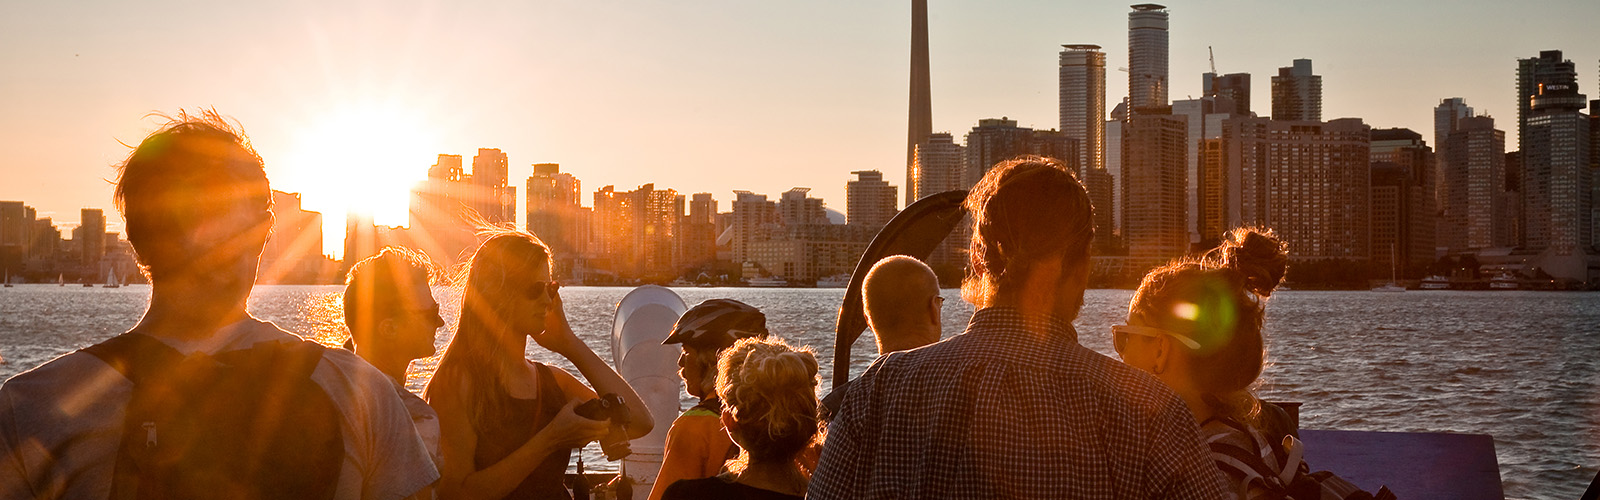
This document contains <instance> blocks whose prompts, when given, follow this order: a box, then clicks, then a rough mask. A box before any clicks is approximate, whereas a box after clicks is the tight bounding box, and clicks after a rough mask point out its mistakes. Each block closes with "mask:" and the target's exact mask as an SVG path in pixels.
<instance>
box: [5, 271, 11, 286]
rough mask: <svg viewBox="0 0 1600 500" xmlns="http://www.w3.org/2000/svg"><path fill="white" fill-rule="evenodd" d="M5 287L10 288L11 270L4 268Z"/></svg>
mask: <svg viewBox="0 0 1600 500" xmlns="http://www.w3.org/2000/svg"><path fill="white" fill-rule="evenodd" d="M6 288H11V270H9V269H7V270H6Z"/></svg>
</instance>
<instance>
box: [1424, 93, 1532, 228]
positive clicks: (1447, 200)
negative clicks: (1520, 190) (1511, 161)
mask: <svg viewBox="0 0 1600 500" xmlns="http://www.w3.org/2000/svg"><path fill="white" fill-rule="evenodd" d="M1505 148H1506V134H1505V132H1502V131H1500V130H1496V129H1495V128H1494V118H1493V117H1490V116H1473V117H1466V118H1461V119H1458V120H1456V129H1455V131H1453V132H1451V133H1450V135H1449V136H1448V137H1447V138H1446V139H1445V145H1444V147H1442V148H1440V149H1443V150H1444V152H1445V154H1444V158H1443V160H1442V161H1441V162H1440V164H1441V166H1440V169H1439V170H1440V173H1441V174H1442V175H1441V177H1442V178H1441V179H1440V180H1441V183H1442V184H1443V187H1442V189H1441V191H1442V192H1443V193H1444V196H1443V197H1442V198H1441V199H1442V200H1443V202H1444V206H1442V207H1440V209H1441V210H1442V212H1443V217H1444V219H1445V221H1444V223H1443V224H1440V225H1439V227H1440V228H1443V229H1444V230H1445V233H1444V234H1441V235H1439V238H1440V240H1441V241H1440V242H1439V243H1440V245H1441V246H1443V247H1445V248H1446V249H1447V251H1448V252H1450V253H1452V254H1455V253H1466V252H1472V251H1476V250H1482V249H1485V248H1493V247H1501V246H1511V245H1515V244H1516V241H1515V238H1513V235H1512V234H1511V222H1512V221H1511V218H1510V217H1509V215H1510V210H1512V208H1513V207H1510V206H1508V205H1509V203H1507V201H1508V200H1507V199H1506V197H1505V195H1504V193H1505V191H1506V174H1505V168H1506V164H1505V158H1506V156H1505Z"/></svg>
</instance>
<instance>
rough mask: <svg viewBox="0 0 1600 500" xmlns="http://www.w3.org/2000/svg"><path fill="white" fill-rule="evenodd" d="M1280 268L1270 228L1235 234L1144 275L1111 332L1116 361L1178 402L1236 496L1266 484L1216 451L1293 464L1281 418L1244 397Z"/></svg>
mask: <svg viewBox="0 0 1600 500" xmlns="http://www.w3.org/2000/svg"><path fill="white" fill-rule="evenodd" d="M1287 264H1288V252H1287V249H1286V248H1285V245H1284V244H1283V242H1281V241H1280V240H1278V238H1277V236H1276V235H1274V234H1273V233H1272V231H1271V230H1266V229H1254V228H1240V229H1235V230H1233V231H1232V232H1230V233H1229V234H1228V236H1227V238H1226V241H1224V242H1223V244H1222V245H1221V246H1219V247H1217V248H1216V249H1215V250H1212V251H1211V252H1209V253H1207V254H1206V255H1204V256H1202V257H1200V258H1184V259H1179V260H1176V261H1173V262H1171V263H1168V264H1167V265H1165V266H1162V267H1160V268H1157V269H1155V270H1154V271H1151V272H1150V274H1148V275H1146V276H1145V277H1144V281H1143V282H1142V283H1140V285H1139V290H1138V291H1137V292H1134V295H1133V301H1132V303H1131V304H1130V305H1129V307H1128V324H1126V325H1116V326H1113V327H1112V345H1113V346H1114V347H1115V348H1116V350H1117V354H1119V355H1121V357H1122V360H1123V362H1126V363H1127V364H1129V365H1132V366H1134V367H1136V368H1139V369H1140V370H1144V371H1145V372H1148V373H1150V374H1152V375H1155V376H1156V378H1159V379H1161V381H1162V382H1165V383H1166V384H1167V386H1168V387H1170V388H1172V390H1173V391H1174V392H1176V393H1178V395H1179V396H1181V397H1182V398H1183V399H1184V401H1185V402H1186V403H1188V406H1189V410H1190V411H1191V412H1193V413H1194V416H1195V419H1196V420H1197V421H1199V422H1200V423H1201V435H1202V436H1203V437H1205V438H1206V439H1207V441H1208V443H1209V444H1211V445H1212V446H1211V448H1212V455H1213V458H1215V459H1216V460H1217V462H1218V465H1219V466H1221V468H1222V470H1223V472H1224V473H1226V474H1227V475H1228V476H1229V479H1230V484H1231V485H1232V486H1233V487H1234V488H1233V493H1234V494H1235V495H1237V497H1238V498H1252V497H1253V496H1254V495H1255V494H1259V493H1261V492H1263V491H1265V489H1266V488H1268V487H1269V486H1271V485H1268V484H1267V481H1268V479H1267V478H1264V477H1245V476H1253V475H1254V474H1251V473H1249V472H1245V471H1241V470H1239V468H1237V467H1228V466H1224V465H1225V462H1226V461H1228V460H1239V458H1238V457H1232V456H1229V454H1227V453H1223V451H1233V450H1231V449H1225V448H1219V447H1218V445H1219V444H1223V445H1227V446H1234V447H1235V448H1238V449H1240V450H1245V451H1244V453H1245V454H1246V455H1249V454H1255V455H1262V456H1263V461H1264V462H1266V463H1274V465H1278V466H1279V467H1280V468H1281V467H1282V466H1283V465H1285V464H1288V463H1289V461H1288V460H1287V459H1289V458H1294V459H1298V457H1297V456H1295V455H1297V453H1296V452H1295V450H1294V447H1295V446H1296V445H1295V444H1294V441H1293V440H1287V442H1288V443H1289V445H1287V446H1285V445H1284V442H1285V441H1286V440H1285V439H1284V436H1285V435H1286V434H1289V432H1288V431H1289V430H1290V429H1292V425H1285V422H1284V421H1285V420H1287V416H1286V414H1284V413H1283V410H1281V409H1278V408H1277V407H1275V406H1271V405H1270V404H1267V403H1263V402H1261V401H1260V400H1258V399H1256V397H1255V395H1253V394H1252V393H1251V390H1250V387H1251V386H1252V385H1253V384H1254V383H1255V381H1256V379H1257V378H1258V377H1260V375H1261V370H1262V367H1263V366H1264V362H1265V360H1264V358H1265V352H1266V348H1265V344H1264V342H1263V340H1262V334H1261V331H1262V320H1263V317H1264V316H1265V312H1266V303H1267V297H1269V296H1270V295H1271V294H1272V291H1273V289H1275V288H1277V286H1278V283H1279V282H1281V281H1282V280H1283V275H1284V271H1285V268H1286V266H1287ZM1263 434H1264V435H1263ZM1267 436H1271V437H1270V438H1268V437H1267ZM1280 457H1281V458H1280ZM1244 460H1245V461H1250V460H1249V457H1244ZM1295 466H1296V467H1297V466H1298V463H1297V462H1296V463H1295ZM1248 468H1249V467H1246V469H1248ZM1241 472H1243V474H1241Z"/></svg>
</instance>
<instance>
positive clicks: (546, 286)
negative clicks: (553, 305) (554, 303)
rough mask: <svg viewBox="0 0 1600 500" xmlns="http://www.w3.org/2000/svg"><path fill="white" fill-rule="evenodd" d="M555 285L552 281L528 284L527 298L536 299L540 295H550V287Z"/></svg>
mask: <svg viewBox="0 0 1600 500" xmlns="http://www.w3.org/2000/svg"><path fill="white" fill-rule="evenodd" d="M555 284H556V282H554V281H535V282H533V283H529V284H528V296H529V297H534V298H538V297H540V296H542V295H545V294H548V293H550V288H551V286H552V285H555Z"/></svg>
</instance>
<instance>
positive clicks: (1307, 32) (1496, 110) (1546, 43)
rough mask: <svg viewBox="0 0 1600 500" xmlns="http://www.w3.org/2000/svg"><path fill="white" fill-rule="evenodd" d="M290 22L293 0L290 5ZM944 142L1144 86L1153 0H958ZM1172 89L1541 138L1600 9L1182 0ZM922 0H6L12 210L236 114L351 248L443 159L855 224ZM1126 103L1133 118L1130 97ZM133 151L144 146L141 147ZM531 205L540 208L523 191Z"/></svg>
mask: <svg viewBox="0 0 1600 500" xmlns="http://www.w3.org/2000/svg"><path fill="white" fill-rule="evenodd" d="M269 3H270V4H275V5H265V4H269ZM929 3H930V6H929V15H930V47H931V54H932V56H931V62H932V78H933V112H934V121H933V123H934V129H935V130H936V131H950V132H953V133H955V134H956V135H957V136H958V137H959V136H960V135H961V134H963V133H965V131H967V130H969V129H971V128H972V126H973V125H975V124H976V122H977V120H978V119H980V118H988V117H1000V116H1008V117H1010V118H1012V119H1015V120H1017V121H1018V122H1019V124H1020V125H1023V126H1033V127H1038V128H1054V127H1055V126H1056V124H1057V123H1058V120H1057V116H1056V113H1057V111H1056V110H1057V102H1056V101H1057V98H1056V95H1057V86H1056V75H1057V53H1058V52H1059V51H1060V45H1061V44H1066V43H1094V44H1098V45H1101V46H1102V47H1104V50H1105V52H1106V53H1107V60H1108V64H1107V65H1108V66H1110V68H1109V71H1108V74H1107V79H1108V82H1107V95H1106V98H1107V100H1108V101H1110V102H1112V103H1114V102H1117V101H1119V100H1120V99H1121V98H1122V96H1123V95H1125V94H1126V92H1127V81H1126V76H1125V75H1126V74H1125V73H1121V72H1118V71H1116V70H1115V68H1116V67H1118V66H1127V57H1128V54H1127V12H1128V10H1129V9H1128V5H1129V3H1130V2H1082V1H1080V2H1066V1H1054V2H1044V1H1013V2H1001V1H977V0H971V1H946V0H930V2H929ZM1166 5H1167V6H1168V9H1169V11H1170V13H1171V56H1170V57H1171V69H1170V79H1171V85H1172V87H1171V88H1172V90H1171V98H1173V99H1183V98H1185V97H1186V96H1196V97H1198V96H1199V94H1200V73H1202V72H1204V71H1206V70H1207V59H1206V47H1207V46H1208V45H1209V46H1212V47H1213V48H1214V49H1215V51H1216V58H1217V69H1218V70H1219V71H1220V72H1222V73H1236V72H1248V73H1251V74H1252V75H1253V82H1252V83H1253V87H1254V88H1253V90H1252V92H1253V94H1254V95H1253V98H1254V99H1253V101H1254V102H1253V103H1252V106H1253V109H1254V110H1256V111H1257V112H1258V113H1261V114H1268V113H1269V112H1270V109H1271V102H1270V90H1269V89H1270V78H1271V76H1272V75H1273V74H1275V73H1276V70H1277V68H1278V67H1280V66H1288V65H1289V64H1290V62H1291V60H1293V59H1296V58H1310V59H1312V60H1313V61H1314V64H1315V70H1316V73H1317V74H1319V75H1322V77H1323V118H1324V119H1332V118H1339V117H1360V118H1363V119H1365V120H1366V122H1367V123H1368V124H1370V125H1373V126H1374V127H1409V128H1411V129H1413V130H1416V131H1418V132H1421V133H1422V134H1423V136H1424V137H1425V138H1427V139H1428V140H1429V141H1430V143H1431V142H1432V138H1433V137H1432V108H1433V106H1434V105H1436V104H1437V103H1438V101H1439V99H1441V98H1445V97H1464V98H1466V100H1467V103H1468V104H1469V105H1471V106H1473V107H1474V108H1476V109H1477V110H1478V111H1479V112H1480V113H1482V112H1485V111H1486V112H1488V113H1489V114H1491V115H1493V116H1495V118H1496V124H1497V127H1498V128H1501V129H1503V130H1508V131H1510V133H1508V138H1507V139H1508V142H1510V143H1511V144H1508V147H1507V149H1514V148H1515V128H1516V127H1515V123H1514V120H1515V117H1516V110H1515V107H1514V103H1515V101H1514V99H1515V91H1514V87H1513V85H1514V76H1515V68H1516V59H1517V58H1518V57H1532V56H1535V55H1537V54H1538V52H1539V51H1540V50H1548V49H1560V50H1563V51H1565V56H1566V57H1567V58H1568V59H1571V60H1573V61H1574V62H1575V63H1576V64H1577V67H1578V76H1579V85H1580V88H1581V90H1582V91H1583V92H1584V93H1586V94H1589V95H1590V96H1591V97H1596V98H1600V96H1597V95H1596V94H1597V92H1596V90H1595V89H1596V85H1597V83H1600V81H1597V75H1596V70H1597V68H1600V31H1597V30H1595V29H1594V26H1595V25H1596V23H1597V22H1600V2H1596V1H1594V0H1572V1H1550V2H1503V1H1456V2H1438V1H1366V0H1356V1H1343V2H1304V1H1272V2H1267V1H1262V2H1245V1H1204V2H1170V3H1167V4H1166ZM909 16H910V8H909V2H904V1H875V0H868V1H863V0H852V1H798V2H769V1H749V0H729V1H694V0H690V1H682V0H679V1H633V2H618V1H610V0H584V1H578V0H573V1H562V2H465V1H454V2H427V1H365V2H332V1H316V2H306V1H302V2H237V3H233V2H209V1H207V2H177V1H164V2H84V1H52V2H22V1H17V2H0V200H23V201H25V202H27V203H28V204H29V205H31V206H34V207H36V208H38V209H39V210H40V212H41V213H42V214H43V215H50V216H54V217H55V218H56V220H57V221H59V222H67V223H76V222H77V219H78V209H79V208H81V207H103V208H106V209H107V211H108V219H109V220H110V221H111V222H112V223H113V230H120V229H121V228H120V226H121V217H120V215H117V214H115V211H114V210H112V209H111V200H110V197H111V186H110V184H109V183H108V182H107V179H110V178H112V177H113V176H114V170H113V169H112V165H114V164H115V163H117V162H119V161H121V160H122V159H123V158H124V157H126V155H127V153H128V149H127V147H126V146H123V145H122V144H121V143H128V144H137V143H138V141H139V140H141V139H142V138H143V137H144V135H145V134H146V133H148V132H149V131H151V130H153V129H154V128H155V127H156V126H157V125H158V124H159V122H158V121H157V120H154V119H148V118H143V117H144V115H145V114H147V113H149V112H152V111H167V112H171V111H176V110H178V109H180V108H189V109H195V108H199V107H215V108H216V109H217V110H218V111H220V112H222V113H224V114H226V115H229V116H232V117H233V118H236V119H237V120H239V121H240V122H241V123H242V124H243V126H244V128H245V130H246V131H247V132H248V133H249V135H250V137H251V139H252V141H253V142H254V144H255V147H256V148H257V150H258V151H259V152H260V153H261V156H262V157H263V158H264V159H265V160H266V163H267V172H268V175H269V177H270V178H271V180H272V183H273V186H274V187H275V188H277V189H282V190H285V191H297V192H303V193H305V203H306V205H307V207H308V208H310V209H313V210H321V211H323V212H324V214H325V215H326V216H327V219H328V222H329V226H330V227H329V229H330V231H329V233H328V236H329V238H330V239H329V241H328V242H327V245H326V247H327V248H328V250H329V251H330V253H331V252H334V251H335V248H336V247H337V246H338V245H339V244H340V242H339V241H338V240H336V239H335V238H338V237H340V236H341V235H342V232H343V214H344V210H345V209H346V207H347V205H368V206H371V207H372V209H373V210H374V211H375V212H376V213H377V216H378V222H380V223H387V224H396V225H398V224H404V223H405V216H404V214H405V200H406V189H407V187H408V186H409V185H410V184H411V183H413V182H415V181H417V180H420V179H422V178H423V177H424V176H425V174H426V171H427V167H428V166H429V165H432V164H433V162H434V158H435V156H436V155H437V154H439V153H452V154H461V155H464V156H466V157H468V160H467V161H469V162H470V157H471V155H473V154H474V153H475V152H476V150H477V148H480V147H492V148H500V149H502V150H504V151H505V152H506V153H507V154H508V155H509V157H510V160H511V178H512V183H513V184H514V185H517V186H518V187H519V189H518V191H519V195H520V194H521V191H522V190H523V187H525V184H526V182H525V179H526V177H527V175H528V173H529V171H530V168H529V165H530V164H532V163H542V162H555V163H560V164H561V165H562V170H563V171H566V172H570V173H572V174H574V175H576V176H578V177H579V178H580V179H581V180H582V181H583V187H584V190H585V191H586V194H585V196H584V200H585V204H588V203H589V201H590V200H591V197H590V195H589V194H588V193H592V192H593V191H594V190H595V189H598V188H600V187H602V186H605V185H608V184H614V185H616V186H617V187H618V189H619V190H629V189H633V188H635V187H637V186H639V185H641V184H645V183H652V182H653V183H655V184H656V187H657V188H673V189H677V190H678V191H680V192H684V193H694V192H711V193H713V194H714V195H715V196H716V198H717V199H718V200H719V201H720V202H722V207H723V209H727V207H728V205H727V200H728V199H730V198H731V197H732V194H731V191H733V190H735V189H744V190H751V191H755V192H758V193H767V194H770V195H772V196H773V197H774V198H776V195H777V194H778V193H781V192H783V191H786V190H788V189H789V188H791V187H796V186H804V187H810V188H812V191H811V192H812V194H813V196H820V197H822V198H823V199H824V200H825V201H826V202H827V204H828V205H829V206H830V207H832V208H834V209H837V210H841V211H842V210H843V209H844V186H845V183H846V182H847V181H848V180H849V179H850V178H851V176H850V174H849V172H851V171H853V170H866V169H877V170H882V171H884V174H885V177H886V178H888V179H889V180H890V182H891V183H892V184H895V185H897V186H900V188H901V190H902V191H901V193H902V194H901V196H902V198H903V196H904V189H905V186H903V185H902V184H904V178H905V173H904V165H903V164H902V162H903V161H904V155H905V141H906V104H907V75H908V72H909V71H908V64H909V62H908V54H909V36H910V25H909ZM1107 108H1108V109H1109V108H1110V106H1107ZM119 141H121V143H119ZM518 209H519V211H521V210H522V206H521V203H520V201H519V207H518Z"/></svg>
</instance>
